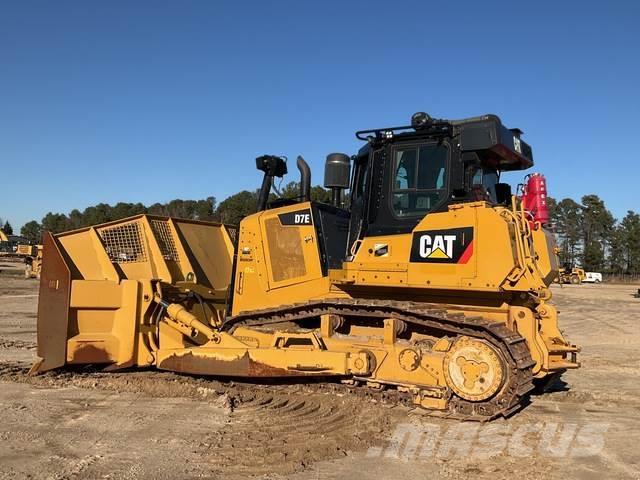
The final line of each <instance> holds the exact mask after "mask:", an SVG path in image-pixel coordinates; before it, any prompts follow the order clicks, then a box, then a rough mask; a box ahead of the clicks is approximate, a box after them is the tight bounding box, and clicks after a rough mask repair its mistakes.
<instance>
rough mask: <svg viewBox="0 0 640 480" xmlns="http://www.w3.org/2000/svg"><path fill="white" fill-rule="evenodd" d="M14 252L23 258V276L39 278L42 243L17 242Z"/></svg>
mask: <svg viewBox="0 0 640 480" xmlns="http://www.w3.org/2000/svg"><path fill="white" fill-rule="evenodd" d="M16 254H17V255H18V256H19V257H20V258H22V259H23V260H24V264H25V269H24V276H25V278H40V271H41V269H42V245H29V244H18V246H17V247H16Z"/></svg>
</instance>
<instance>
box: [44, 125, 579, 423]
mask: <svg viewBox="0 0 640 480" xmlns="http://www.w3.org/2000/svg"><path fill="white" fill-rule="evenodd" d="M520 135H521V132H520V131H519V130H517V129H512V130H509V129H507V128H505V127H504V126H503V125H502V123H501V122H500V119H499V118H498V117H496V116H493V115H486V116H482V117H476V118H470V119H466V120H460V121H447V120H436V119H433V118H431V117H429V116H428V115H426V114H424V113H418V114H416V115H414V116H413V117H412V123H411V125H408V126H403V127H392V128H383V129H376V130H367V131H361V132H358V133H357V137H358V138H360V139H362V140H364V142H365V143H364V146H363V147H362V148H361V149H360V151H359V152H358V153H357V154H356V155H354V156H353V157H349V156H347V155H344V154H331V155H329V156H328V157H327V163H326V166H325V186H326V187H328V188H330V189H331V190H332V191H333V202H332V204H324V203H318V202H314V201H311V200H310V171H309V167H308V166H307V164H306V163H305V161H304V160H303V159H302V158H301V157H299V158H298V162H297V166H298V168H299V169H300V172H301V181H300V185H301V186H300V196H299V198H294V199H282V198H280V199H277V200H274V201H269V198H270V197H269V194H270V191H271V189H272V184H273V180H274V178H275V177H282V176H283V175H285V174H286V173H287V164H286V162H285V161H284V160H283V159H282V158H280V157H276V156H270V155H265V156H262V157H259V158H258V159H257V160H256V162H257V167H258V169H259V170H261V171H262V172H264V179H263V182H262V188H261V189H260V193H259V199H258V208H257V210H258V211H257V213H255V214H253V215H249V216H248V217H246V218H244V219H243V220H242V222H241V223H240V225H239V227H238V228H237V229H235V228H233V227H230V226H226V225H222V224H217V223H209V222H200V221H190V220H180V219H174V218H164V217H156V216H148V215H140V216H137V217H132V218H128V219H125V220H121V221H116V222H111V223H107V224H103V225H98V226H93V227H88V228H83V229H80V230H76V231H72V232H67V233H61V234H57V235H46V236H45V245H44V265H43V269H42V278H41V287H40V304H39V310H38V354H39V356H40V357H41V358H42V360H41V361H40V362H39V363H38V364H36V365H34V367H33V371H34V372H41V371H45V370H49V369H53V368H58V367H62V366H64V365H77V364H104V366H105V367H106V369H107V370H117V369H125V368H132V367H149V366H154V367H156V368H158V369H162V370H170V371H174V372H183V373H188V374H196V375H214V376H226V377H250V378H252V379H254V380H255V379H256V378H264V379H265V381H266V379H270V378H280V379H282V378H287V377H297V378H298V381H299V379H300V378H305V377H307V378H314V377H315V378H316V380H315V381H317V379H320V378H321V379H323V380H325V381H330V380H331V379H334V380H335V381H336V382H341V383H344V384H346V385H348V386H347V387H344V388H347V389H358V388H371V389H374V390H385V389H386V390H391V389H393V391H394V393H393V396H394V397H395V398H398V399H399V401H403V402H405V401H411V402H413V403H414V404H416V405H419V406H422V407H424V408H426V409H427V410H428V411H429V412H431V413H433V414H436V415H441V416H448V417H453V418H461V419H473V420H487V419H491V418H495V417H497V416H500V415H508V414H510V413H511V412H513V411H515V410H516V409H517V408H518V407H520V406H521V405H522V403H523V400H524V399H525V398H526V396H527V394H528V393H529V392H530V391H531V390H532V388H533V387H534V383H535V382H541V383H544V381H545V380H548V379H550V378H551V377H555V376H557V375H558V374H560V373H562V372H564V371H565V370H567V369H570V368H577V367H578V366H579V364H578V363H577V361H576V356H577V352H578V347H576V346H575V345H572V344H570V343H569V342H567V341H566V340H565V339H564V337H563V335H562V333H561V332H560V330H559V329H558V322H557V312H556V309H555V308H554V307H553V306H552V305H551V304H550V303H549V299H550V298H551V293H550V290H549V285H550V284H551V282H552V281H553V279H554V278H555V277H556V275H557V273H558V272H557V271H558V268H557V260H556V257H555V254H554V248H555V247H554V241H553V238H552V236H551V234H549V233H548V232H547V231H545V229H544V228H543V225H541V223H540V222H539V221H537V220H536V219H535V218H534V217H533V216H532V215H531V214H530V213H529V212H526V211H525V210H524V209H522V207H521V206H520V204H519V202H518V200H517V199H516V198H515V197H512V195H511V191H510V188H509V186H508V185H506V184H503V183H499V176H500V172H503V171H513V170H524V169H527V168H530V167H531V166H532V165H533V160H532V154H531V148H530V147H529V145H527V144H526V143H525V142H524V141H523V140H522V139H521V138H520ZM352 167H353V168H352ZM347 189H348V196H347V195H346V194H345V193H346V192H345V191H346V190H347ZM345 200H346V201H345ZM345 204H347V205H348V208H344V205H345ZM388 393H389V392H386V393H385V395H387V394H388ZM374 394H375V393H374ZM381 395H382V394H381Z"/></svg>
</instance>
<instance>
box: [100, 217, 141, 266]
mask: <svg viewBox="0 0 640 480" xmlns="http://www.w3.org/2000/svg"><path fill="white" fill-rule="evenodd" d="M98 234H99V235H100V237H101V238H102V241H103V242H104V245H105V250H106V251H107V254H108V255H109V259H111V261H112V262H113V263H135V262H146V261H147V253H146V251H145V248H144V243H143V241H142V232H141V227H140V223H139V222H132V223H125V224H124V225H116V226H114V227H107V228H104V229H102V230H99V231H98Z"/></svg>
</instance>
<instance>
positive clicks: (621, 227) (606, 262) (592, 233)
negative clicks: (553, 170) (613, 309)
mask: <svg viewBox="0 0 640 480" xmlns="http://www.w3.org/2000/svg"><path fill="white" fill-rule="evenodd" d="M548 205H549V213H550V216H551V228H552V230H553V231H554V232H555V234H556V237H557V241H558V247H559V249H560V252H559V256H560V261H561V263H562V264H563V265H566V266H570V267H572V266H582V267H583V268H584V269H585V270H587V271H594V272H607V273H614V274H622V273H633V274H636V273H640V215H639V214H638V213H637V212H634V211H633V210H629V211H627V214H626V215H625V216H624V218H623V219H622V220H617V219H616V218H615V217H614V216H613V214H612V213H611V212H610V211H609V210H608V209H607V207H606V205H605V203H604V201H603V200H602V199H600V198H599V197H598V196H597V195H593V194H592V195H585V196H584V197H582V199H581V202H580V203H578V202H576V201H575V200H573V199H571V198H564V199H562V200H560V201H556V200H554V199H553V198H549V199H548Z"/></svg>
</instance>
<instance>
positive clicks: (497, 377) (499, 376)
mask: <svg viewBox="0 0 640 480" xmlns="http://www.w3.org/2000/svg"><path fill="white" fill-rule="evenodd" d="M444 376H445V379H446V382H447V386H448V387H449V388H451V390H452V391H453V392H454V393H455V394H456V395H458V396H459V397H461V398H463V399H465V400H468V401H470V402H481V401H484V400H487V399H489V398H491V397H492V396H493V395H495V394H496V393H497V392H498V391H499V390H500V387H502V385H503V384H504V382H505V380H506V378H507V369H506V368H505V362H504V360H503V357H502V354H501V353H500V352H498V351H497V350H496V349H495V348H494V347H493V346H491V345H490V344H488V343H486V342H484V341H482V340H476V339H472V338H469V337H460V338H458V340H456V341H455V343H454V344H453V345H452V346H451V348H450V349H449V351H448V352H447V354H446V355H445V358H444Z"/></svg>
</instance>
